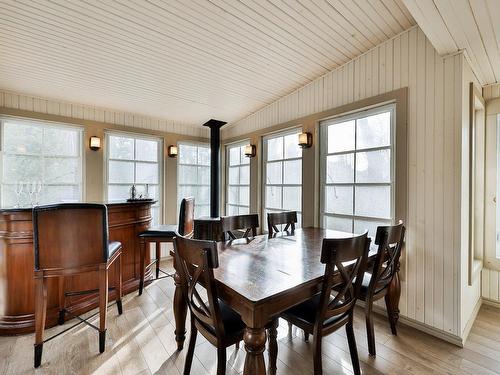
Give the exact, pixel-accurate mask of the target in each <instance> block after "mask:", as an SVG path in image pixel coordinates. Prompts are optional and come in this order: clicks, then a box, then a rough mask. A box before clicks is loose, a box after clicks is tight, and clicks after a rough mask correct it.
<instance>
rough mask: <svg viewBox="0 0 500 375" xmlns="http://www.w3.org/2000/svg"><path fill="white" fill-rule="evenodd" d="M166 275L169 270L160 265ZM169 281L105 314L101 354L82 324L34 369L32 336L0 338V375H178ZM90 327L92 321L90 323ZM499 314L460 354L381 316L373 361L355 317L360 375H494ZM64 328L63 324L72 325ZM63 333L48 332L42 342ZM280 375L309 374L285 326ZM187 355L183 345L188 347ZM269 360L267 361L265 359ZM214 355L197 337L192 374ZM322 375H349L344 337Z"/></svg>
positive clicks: (329, 343) (329, 342)
mask: <svg viewBox="0 0 500 375" xmlns="http://www.w3.org/2000/svg"><path fill="white" fill-rule="evenodd" d="M164 267H165V268H170V267H171V263H170V262H167V263H166V264H164ZM173 293H174V287H173V281H172V280H171V279H170V278H167V279H163V280H159V281H157V282H155V283H153V284H152V285H150V286H148V287H147V288H146V291H145V293H144V294H143V295H142V296H141V297H139V296H137V294H136V293H134V294H131V295H128V296H126V297H125V299H124V312H123V315H122V316H118V315H117V312H116V307H115V306H113V307H111V308H110V309H109V311H108V339H107V340H108V341H107V347H106V352H105V353H104V354H102V355H99V354H98V337H97V332H95V331H94V330H92V329H91V328H88V327H86V326H84V325H80V326H79V327H78V328H76V329H74V330H71V331H69V332H67V333H65V334H63V335H61V336H60V337H58V338H56V339H54V340H52V341H50V342H48V343H47V344H45V345H44V356H43V360H42V366H41V367H40V369H38V370H37V371H35V370H34V369H33V367H32V366H33V342H34V339H33V335H24V336H17V337H1V338H0V374H28V373H34V372H36V373H39V374H174V375H177V374H182V369H183V366H184V358H185V353H186V349H185V350H183V351H182V352H176V344H175V340H174V336H173V331H174V325H173V312H172V298H173ZM93 320H94V323H96V322H97V321H98V318H97V317H95V318H93ZM499 322H500V310H498V309H495V308H493V307H489V306H483V307H482V308H481V311H480V312H479V316H478V318H477V321H476V322H475V324H474V327H473V328H472V332H471V334H470V336H469V339H468V341H467V344H466V346H465V348H463V349H461V348H458V347H456V346H453V345H451V344H448V343H446V342H444V341H441V340H438V339H436V338H434V337H432V336H429V335H426V334H424V333H421V332H419V331H417V330H415V329H412V328H408V327H405V326H403V325H399V335H398V336H397V337H395V336H391V335H390V333H389V327H388V323H387V322H386V320H385V319H384V318H383V317H380V316H376V318H375V334H376V339H377V356H376V358H373V357H369V356H368V350H367V343H366V335H365V330H364V319H363V315H362V311H361V310H359V311H357V316H356V322H355V329H356V340H357V344H358V352H359V356H360V360H361V366H362V371H363V373H365V374H431V373H432V374H474V375H479V374H500V324H498V323H499ZM74 323H75V321H74V320H73V321H70V322H68V323H67V324H66V326H69V325H70V324H74ZM60 329H61V327H56V328H52V329H50V330H48V331H47V334H48V335H52V334H53V333H55V332H57V331H58V330H60ZM278 339H279V342H278V345H279V354H278V359H279V361H278V374H287V375H288V374H289V375H306V374H312V353H311V352H312V341H311V343H305V342H304V341H303V337H302V336H301V333H300V332H298V331H297V330H295V329H294V331H293V332H292V334H291V335H289V332H288V326H287V324H285V323H283V322H281V324H280V328H279V336H278ZM186 348H187V341H186ZM227 356H228V364H227V372H226V373H227V374H228V375H233V374H239V373H242V371H243V363H244V359H245V350H244V348H243V345H241V348H240V349H239V350H235V348H234V347H232V348H229V349H228V355H227ZM266 360H267V358H266ZM215 369H216V351H215V349H214V348H213V347H212V346H211V345H210V344H209V343H208V342H206V341H205V340H204V339H203V338H202V336H201V335H198V341H197V347H196V350H195V359H194V362H193V368H192V371H191V373H192V374H193V375H195V374H196V375H198V374H215ZM323 369H324V374H351V373H352V371H351V370H352V368H351V360H350V357H349V350H348V346H347V339H346V337H345V331H344V330H341V331H339V332H338V333H334V334H332V335H330V336H329V337H327V338H325V339H324V344H323Z"/></svg>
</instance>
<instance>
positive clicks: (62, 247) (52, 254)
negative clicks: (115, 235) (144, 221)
mask: <svg viewBox="0 0 500 375" xmlns="http://www.w3.org/2000/svg"><path fill="white" fill-rule="evenodd" d="M33 237H34V238H33V240H34V247H35V270H48V269H71V268H78V267H82V266H90V265H98V264H100V263H105V262H106V261H107V260H108V258H109V254H108V210H107V208H106V206H105V205H102V204H90V203H62V204H54V205H47V206H36V207H34V208H33Z"/></svg>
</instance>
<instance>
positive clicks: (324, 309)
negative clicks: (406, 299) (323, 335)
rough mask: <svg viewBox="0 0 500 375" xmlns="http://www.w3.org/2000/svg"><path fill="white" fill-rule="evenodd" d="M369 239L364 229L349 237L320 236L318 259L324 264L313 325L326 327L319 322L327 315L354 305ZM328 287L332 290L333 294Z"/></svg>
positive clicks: (366, 256)
mask: <svg viewBox="0 0 500 375" xmlns="http://www.w3.org/2000/svg"><path fill="white" fill-rule="evenodd" d="M370 242H371V240H370V238H369V237H368V232H365V233H364V234H362V235H360V236H356V237H351V238H335V239H326V238H325V239H323V247H322V249H321V263H324V264H325V265H326V267H325V276H324V278H323V287H322V290H321V297H320V308H319V309H318V312H317V314H318V316H317V319H316V324H317V327H320V328H327V327H325V326H324V325H323V323H324V322H325V321H327V320H328V319H329V318H333V317H338V316H342V315H345V314H347V313H350V312H351V311H352V309H354V306H355V303H356V300H357V298H358V295H359V291H360V288H361V283H362V281H363V276H364V273H365V269H366V263H367V259H368V252H369V251H370ZM332 290H335V291H336V295H335V296H334V297H333V296H332V294H331V293H332ZM331 296H332V297H333V300H332V301H330V298H331Z"/></svg>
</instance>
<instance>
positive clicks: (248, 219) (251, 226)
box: [221, 214, 259, 240]
mask: <svg viewBox="0 0 500 375" xmlns="http://www.w3.org/2000/svg"><path fill="white" fill-rule="evenodd" d="M221 226H222V235H223V236H224V239H227V238H226V235H227V237H229V239H230V240H235V239H236V238H248V236H249V235H250V233H252V236H253V237H255V236H256V235H257V228H258V227H259V215H258V214H249V215H236V216H223V217H222V218H221ZM237 230H244V231H245V232H243V236H241V235H240V236H238V235H236V234H235V231H237Z"/></svg>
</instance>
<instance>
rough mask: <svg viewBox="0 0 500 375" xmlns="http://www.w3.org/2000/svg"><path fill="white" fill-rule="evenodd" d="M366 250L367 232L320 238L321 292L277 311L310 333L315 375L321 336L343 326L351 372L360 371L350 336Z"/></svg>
mask: <svg viewBox="0 0 500 375" xmlns="http://www.w3.org/2000/svg"><path fill="white" fill-rule="evenodd" d="M369 249H370V239H369V238H368V236H367V232H365V233H364V234H362V235H360V236H356V237H351V238H335V239H324V240H323V245H322V249H321V259H320V261H321V263H323V264H325V274H324V277H323V285H322V288H321V292H320V293H319V294H317V295H316V296H314V297H313V298H311V299H309V300H307V301H305V302H302V303H300V304H298V305H296V306H294V307H292V308H291V309H289V310H287V311H285V312H284V313H282V314H281V317H282V318H283V319H285V320H287V321H288V322H291V323H292V324H294V325H295V326H297V327H299V328H301V329H303V330H304V332H306V333H308V334H312V335H313V355H314V374H315V375H321V374H322V373H323V367H322V363H321V343H322V339H323V336H326V335H328V334H330V333H332V332H334V331H337V330H338V329H339V328H341V327H343V326H344V325H345V326H346V333H347V340H348V343H349V351H350V353H351V361H352V366H353V370H354V373H355V374H360V373H361V372H360V368H359V359H358V351H357V348H356V340H355V338H354V330H353V314H354V307H355V305H356V300H357V297H358V295H359V291H360V288H361V282H362V280H363V274H364V272H365V269H366V263H367V259H368V252H369Z"/></svg>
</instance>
